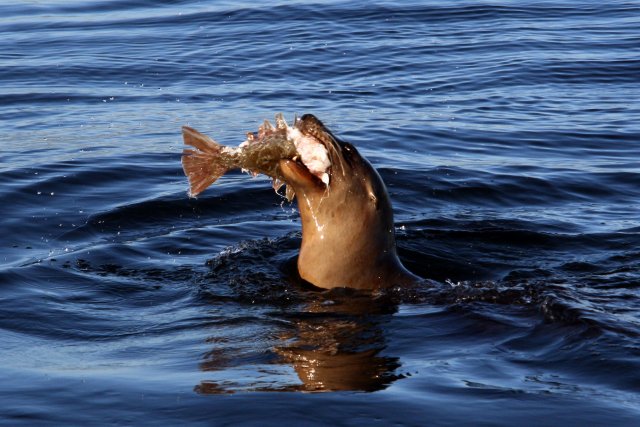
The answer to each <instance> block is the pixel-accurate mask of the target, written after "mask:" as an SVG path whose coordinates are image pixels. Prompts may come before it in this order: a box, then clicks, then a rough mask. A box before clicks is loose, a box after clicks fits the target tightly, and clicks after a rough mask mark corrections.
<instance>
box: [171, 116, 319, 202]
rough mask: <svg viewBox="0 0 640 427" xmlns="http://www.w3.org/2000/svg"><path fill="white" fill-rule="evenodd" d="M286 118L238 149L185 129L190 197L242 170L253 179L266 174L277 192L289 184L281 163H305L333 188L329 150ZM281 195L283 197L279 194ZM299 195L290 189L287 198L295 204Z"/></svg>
mask: <svg viewBox="0 0 640 427" xmlns="http://www.w3.org/2000/svg"><path fill="white" fill-rule="evenodd" d="M297 124H298V119H297V118H295V119H294V121H293V126H289V124H288V123H287V122H286V120H285V119H284V117H283V115H282V114H281V113H280V114H277V115H276V116H275V126H274V125H272V124H271V123H270V122H269V121H268V120H265V121H264V123H263V124H262V125H261V126H260V127H259V128H258V131H257V132H255V133H254V132H249V133H247V135H246V139H245V140H244V141H243V142H242V143H241V144H240V145H239V146H238V147H229V146H224V145H221V144H219V143H217V142H216V141H214V140H213V139H212V138H210V137H209V136H207V135H205V134H203V133H200V132H198V131H197V130H195V129H193V128H192V127H189V126H183V127H182V137H183V140H184V144H185V145H186V146H190V147H192V148H193V149H191V148H185V149H184V150H183V152H182V168H183V170H184V173H185V175H186V176H187V179H188V181H189V191H188V195H189V197H196V196H197V195H198V194H200V193H202V192H203V191H204V190H205V189H207V188H208V187H209V186H210V185H211V184H213V183H214V182H215V181H217V180H218V179H219V178H220V177H221V176H223V175H224V174H226V173H227V172H228V171H230V170H234V169H241V170H243V171H245V172H249V173H250V174H251V175H253V176H256V175H258V174H264V175H267V176H269V177H271V178H272V179H273V188H274V190H275V191H276V192H278V191H279V190H280V188H281V187H282V186H283V185H284V184H285V180H284V177H283V176H282V174H281V173H280V171H279V162H280V160H284V159H289V160H294V161H297V162H300V163H302V164H303V165H304V166H305V167H306V168H307V169H308V170H309V171H310V172H311V173H312V174H313V175H315V176H316V177H317V178H318V179H319V180H320V181H322V183H324V184H325V185H326V186H328V185H329V176H330V175H329V168H330V166H331V164H330V161H329V155H328V152H327V149H326V147H325V146H324V145H323V144H322V143H320V142H319V141H317V140H316V139H315V138H313V137H309V136H305V135H303V134H302V133H301V132H300V131H299V130H298V129H297ZM278 194H279V193H278ZM294 197H295V192H294V190H293V189H292V188H291V187H290V186H286V198H287V199H288V200H289V201H291V200H293V198H294Z"/></svg>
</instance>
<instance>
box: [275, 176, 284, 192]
mask: <svg viewBox="0 0 640 427" xmlns="http://www.w3.org/2000/svg"><path fill="white" fill-rule="evenodd" d="M283 185H284V182H283V181H281V180H279V179H278V178H273V189H274V190H276V193H277V192H278V190H280V188H282V186H283Z"/></svg>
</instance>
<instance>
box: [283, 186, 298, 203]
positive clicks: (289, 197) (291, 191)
mask: <svg viewBox="0 0 640 427" xmlns="http://www.w3.org/2000/svg"><path fill="white" fill-rule="evenodd" d="M285 197H286V198H287V200H288V201H292V200H293V198H294V197H296V192H295V190H294V189H293V188H292V187H291V186H290V185H287V189H286V192H285Z"/></svg>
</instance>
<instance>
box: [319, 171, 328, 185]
mask: <svg viewBox="0 0 640 427" xmlns="http://www.w3.org/2000/svg"><path fill="white" fill-rule="evenodd" d="M321 179H322V182H324V183H325V185H329V174H328V173H326V172H325V173H323V174H322V178H321Z"/></svg>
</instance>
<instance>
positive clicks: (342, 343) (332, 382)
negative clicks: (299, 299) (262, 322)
mask: <svg viewBox="0 0 640 427" xmlns="http://www.w3.org/2000/svg"><path fill="white" fill-rule="evenodd" d="M303 292H304V291H303ZM313 294H314V295H312V296H311V298H312V299H313V301H311V302H304V303H302V304H301V305H300V306H299V309H298V310H293V311H287V312H286V313H285V314H282V313H280V314H279V317H280V318H279V321H282V322H285V323H286V324H287V325H288V328H287V331H286V333H283V334H281V336H280V337H279V340H278V343H276V345H274V346H272V347H271V348H270V349H269V350H268V351H267V352H263V354H264V353H268V354H269V356H264V357H263V359H262V360H260V361H259V362H258V363H257V364H260V363H262V364H263V365H267V366H269V368H268V369H266V370H265V369H264V368H262V369H253V370H251V372H253V373H255V374H256V376H265V375H266V376H268V375H271V376H273V377H278V376H280V378H282V377H284V378H285V380H282V379H280V380H277V379H274V380H273V381H269V380H267V381H255V382H251V384H250V385H249V386H248V387H247V386H245V387H242V386H240V387H238V385H237V384H233V383H229V382H226V381H224V380H220V381H209V380H206V381H202V382H201V383H200V384H199V385H197V386H196V387H195V391H196V392H198V393H201V394H221V393H234V392H238V391H304V392H327V391H347V390H350V391H365V392H373V391H377V390H382V389H384V388H386V387H388V386H389V385H390V384H391V383H392V382H394V381H395V380H397V379H399V378H402V375H398V374H396V372H397V369H398V368H399V367H400V366H401V365H400V361H399V358H397V357H392V356H387V355H384V354H383V350H385V348H386V339H385V324H386V323H387V322H388V321H389V318H390V317H391V315H392V314H393V313H394V312H395V311H396V310H397V304H395V303H394V302H393V301H391V298H388V297H384V296H383V297H380V296H377V297H376V296H372V295H370V294H363V293H358V292H355V291H352V290H348V289H336V290H331V291H324V292H313ZM311 298H310V299H311ZM235 356H240V354H236V355H235ZM235 356H234V357H235ZM245 357H246V355H245ZM251 359H252V358H251V357H248V358H247V360H245V363H246V364H247V365H251V364H252V363H256V362H255V360H251ZM234 365H235V367H236V368H237V365H238V363H237V362H236V363H234ZM254 366H255V365H254ZM200 368H201V369H202V370H203V371H209V372H211V371H218V373H220V371H224V370H225V369H228V368H230V365H229V355H228V354H225V348H224V345H222V346H220V347H218V349H217V350H214V351H211V352H209V353H208V354H207V355H205V359H204V360H203V362H202V363H201V365H200ZM287 368H288V369H287ZM290 368H293V371H294V372H295V374H296V375H297V381H296V378H295V377H293V375H291V369H290ZM285 371H288V372H289V374H288V376H287V375H283V372H285ZM220 376H221V377H224V376H226V375H225V374H224V373H223V374H222V375H220Z"/></svg>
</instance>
